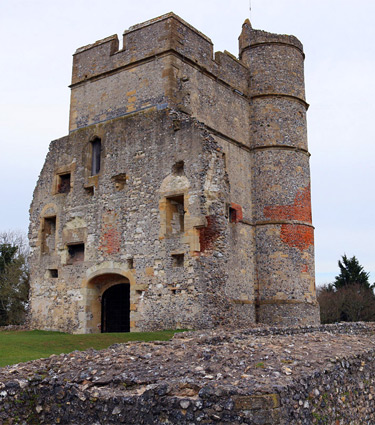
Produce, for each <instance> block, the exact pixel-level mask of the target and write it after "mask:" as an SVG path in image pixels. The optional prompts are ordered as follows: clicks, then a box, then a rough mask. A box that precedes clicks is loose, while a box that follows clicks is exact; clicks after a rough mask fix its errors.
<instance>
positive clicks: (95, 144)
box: [91, 138, 102, 176]
mask: <svg viewBox="0 0 375 425" xmlns="http://www.w3.org/2000/svg"><path fill="white" fill-rule="evenodd" d="M101 151H102V142H101V140H100V139H99V138H96V139H94V140H93V141H92V142H91V175H92V176H95V175H96V174H99V171H100V157H101Z"/></svg>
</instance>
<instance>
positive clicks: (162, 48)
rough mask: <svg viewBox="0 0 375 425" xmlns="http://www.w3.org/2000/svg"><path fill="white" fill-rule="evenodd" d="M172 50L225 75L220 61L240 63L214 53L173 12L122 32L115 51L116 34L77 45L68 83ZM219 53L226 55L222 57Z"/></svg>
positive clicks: (76, 82)
mask: <svg viewBox="0 0 375 425" xmlns="http://www.w3.org/2000/svg"><path fill="white" fill-rule="evenodd" d="M168 52H175V53H176V54H178V55H180V56H182V57H183V58H184V59H187V60H190V61H192V62H194V63H196V64H198V65H200V66H202V67H205V68H207V69H208V70H210V71H211V72H214V73H216V74H217V73H219V74H220V75H221V77H223V78H225V72H224V73H223V71H222V70H219V68H220V67H221V66H222V64H223V62H225V64H227V62H230V66H231V67H233V66H237V67H239V68H241V67H243V65H242V64H241V63H240V62H238V61H237V60H236V58H234V57H233V56H232V55H231V54H229V53H227V52H226V53H220V54H219V55H217V54H216V55H215V57H214V52H213V44H212V41H211V40H210V39H209V38H208V37H207V36H205V35H204V34H202V33H201V32H200V31H198V30H197V29H195V28H194V27H192V26H191V25H190V24H188V23H187V22H185V21H184V20H183V19H181V18H180V17H179V16H177V15H175V14H174V13H168V14H166V15H163V16H160V17H158V18H156V19H152V20H150V21H147V22H144V23H142V24H138V25H134V26H132V27H130V28H129V29H128V30H126V31H125V32H124V34H123V48H122V49H121V50H119V40H118V37H117V35H112V36H109V37H106V38H104V39H102V40H98V41H96V42H95V43H93V44H89V45H87V46H83V47H80V48H78V49H77V50H76V52H75V54H74V56H73V75H72V86H74V85H76V84H79V83H81V82H83V81H86V80H89V79H91V78H94V77H99V76H101V75H103V74H105V73H108V72H114V71H116V70H117V69H121V68H123V67H126V66H128V65H134V64H136V63H137V62H139V61H145V60H149V59H151V58H155V57H157V56H160V55H163V54H166V53H168ZM223 55H225V56H227V57H226V58H225V59H224V60H223V59H222V58H223Z"/></svg>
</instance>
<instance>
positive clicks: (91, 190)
mask: <svg viewBox="0 0 375 425" xmlns="http://www.w3.org/2000/svg"><path fill="white" fill-rule="evenodd" d="M85 192H86V194H87V195H89V196H94V186H86V187H85Z"/></svg>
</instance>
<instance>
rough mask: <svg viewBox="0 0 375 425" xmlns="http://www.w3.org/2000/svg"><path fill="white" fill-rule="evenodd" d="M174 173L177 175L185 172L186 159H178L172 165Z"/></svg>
mask: <svg viewBox="0 0 375 425" xmlns="http://www.w3.org/2000/svg"><path fill="white" fill-rule="evenodd" d="M172 173H173V174H174V175H175V176H182V175H183V174H184V161H178V162H176V163H175V164H174V166H173V167H172Z"/></svg>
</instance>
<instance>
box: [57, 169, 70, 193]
mask: <svg viewBox="0 0 375 425" xmlns="http://www.w3.org/2000/svg"><path fill="white" fill-rule="evenodd" d="M57 179H58V180H57V193H69V192H70V173H65V174H59V175H58V176H57Z"/></svg>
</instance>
